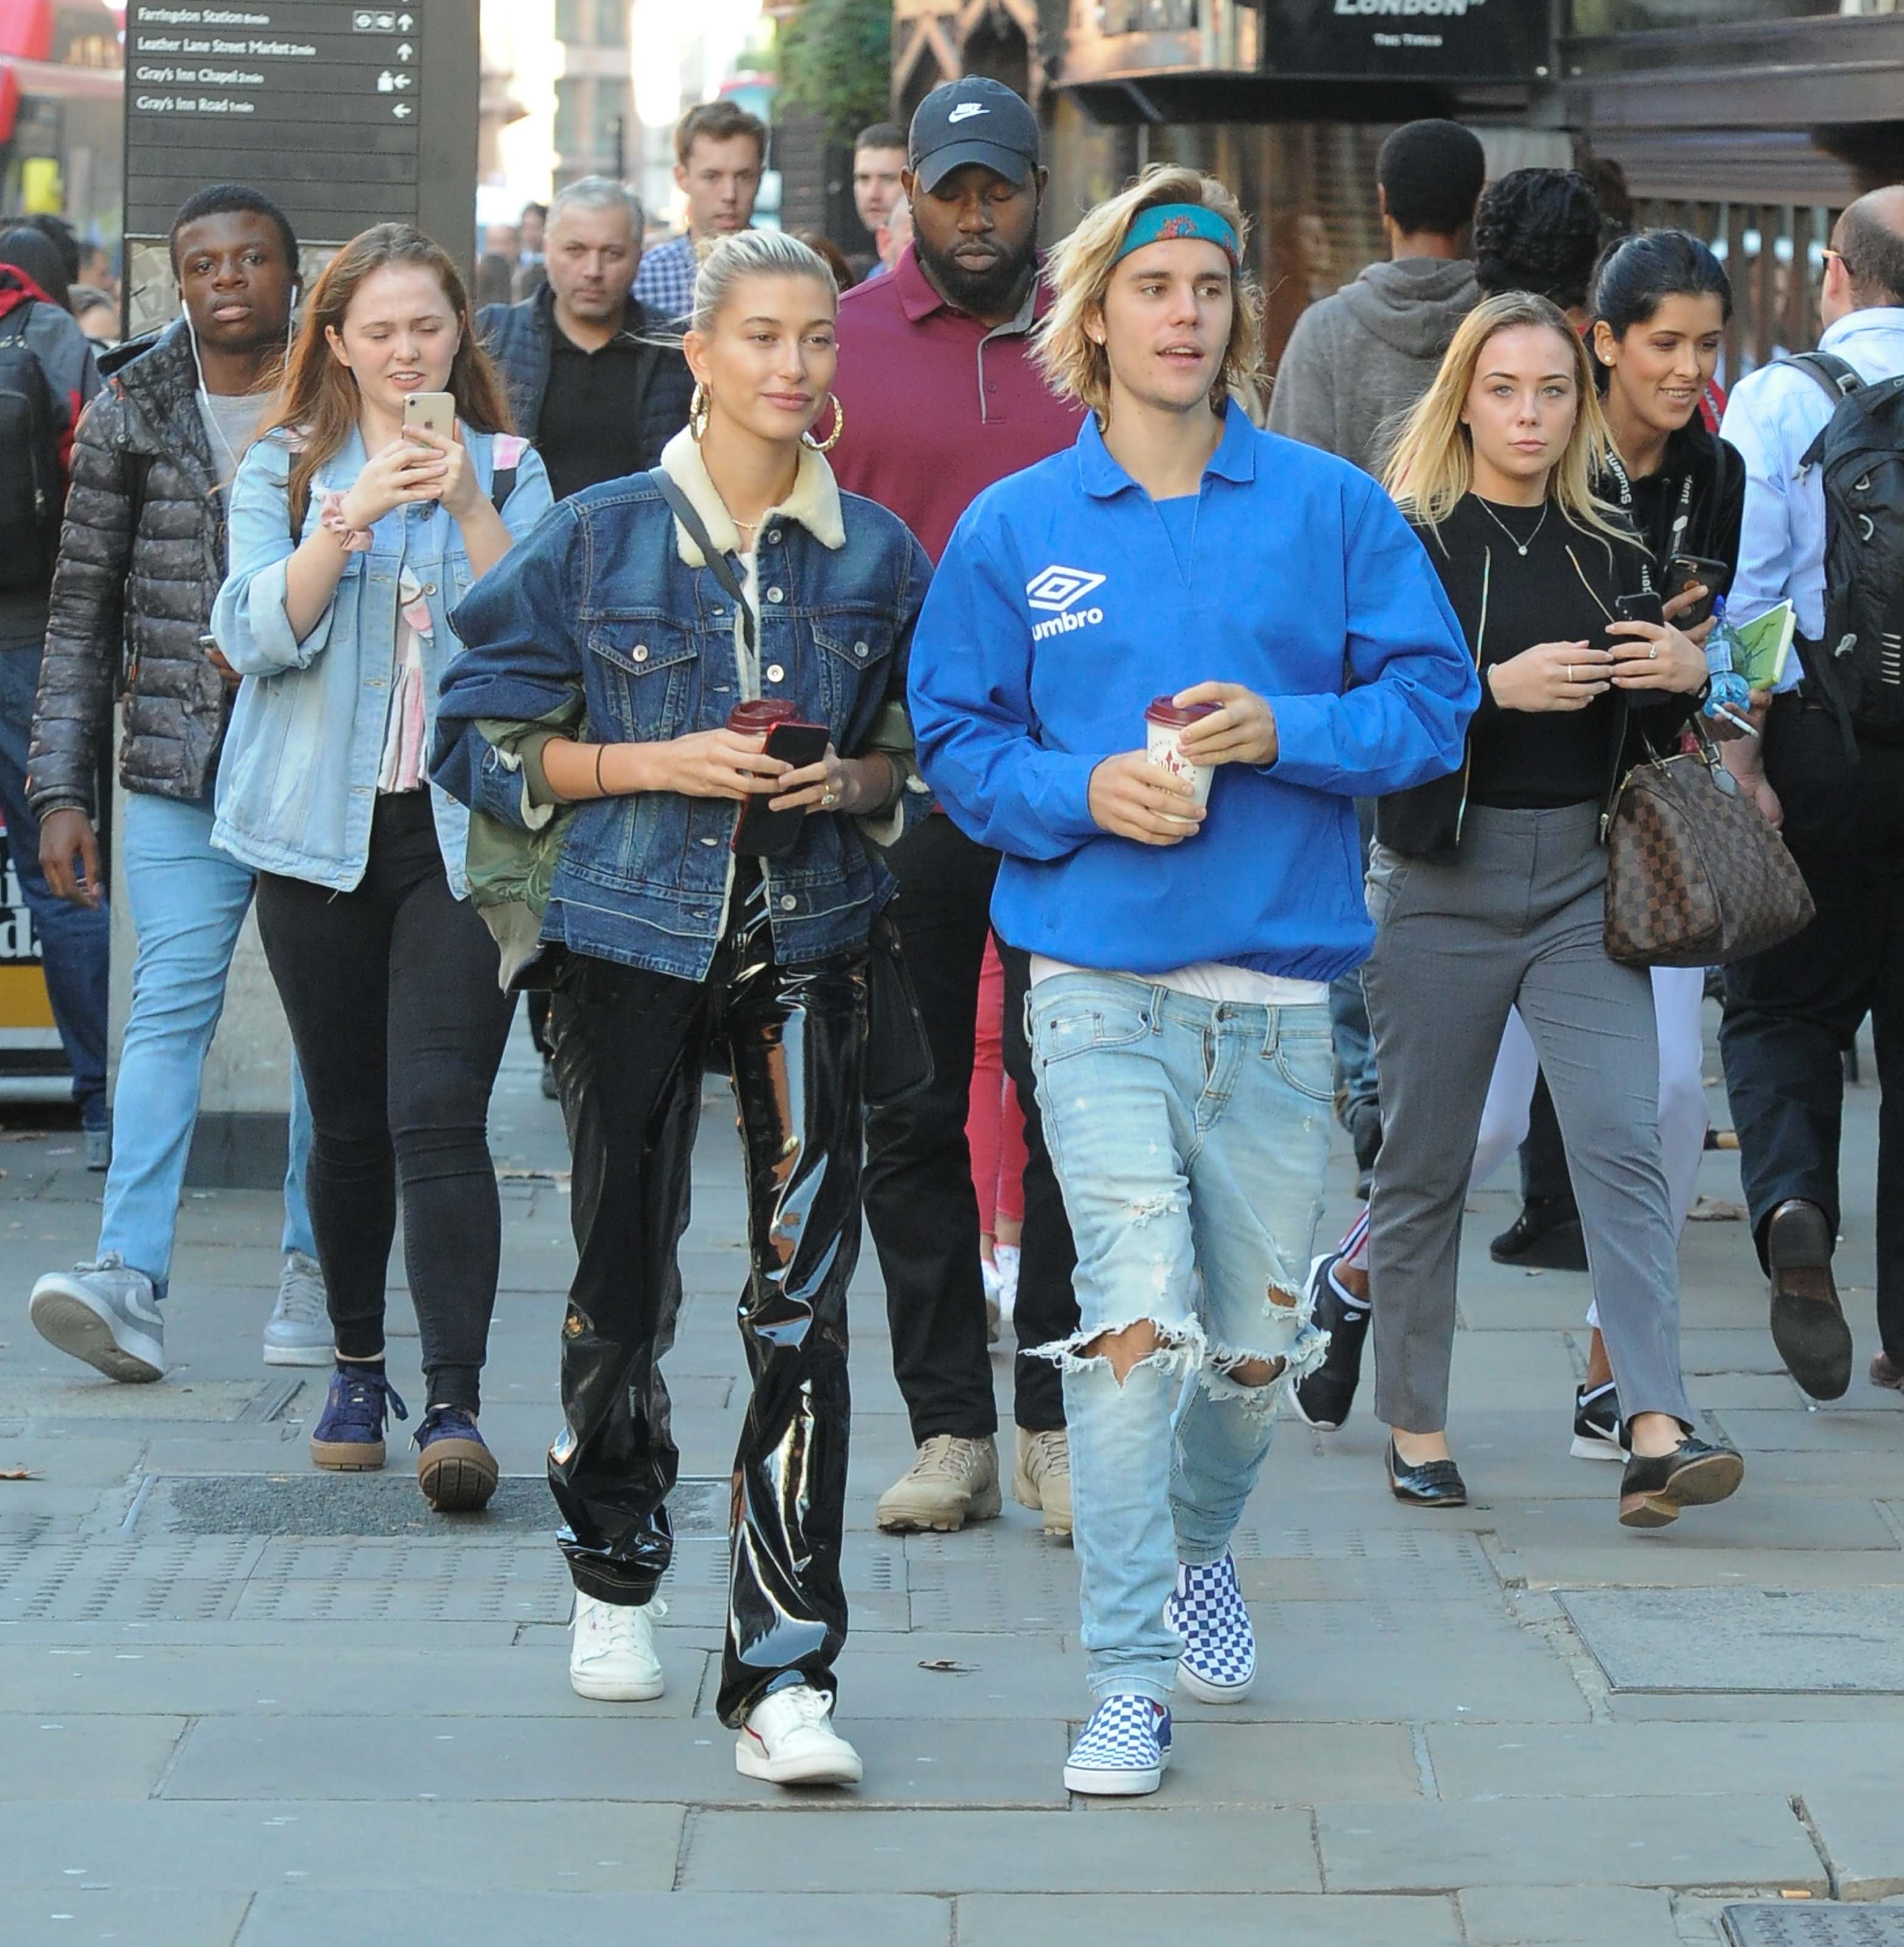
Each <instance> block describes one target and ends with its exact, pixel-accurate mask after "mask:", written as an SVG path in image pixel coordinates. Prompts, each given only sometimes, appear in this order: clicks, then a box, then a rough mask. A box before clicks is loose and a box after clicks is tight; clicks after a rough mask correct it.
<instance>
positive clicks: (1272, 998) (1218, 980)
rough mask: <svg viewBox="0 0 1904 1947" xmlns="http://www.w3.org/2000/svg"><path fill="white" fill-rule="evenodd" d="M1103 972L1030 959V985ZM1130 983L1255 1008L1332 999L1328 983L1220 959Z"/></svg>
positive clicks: (1036, 957) (1305, 1005)
mask: <svg viewBox="0 0 1904 1947" xmlns="http://www.w3.org/2000/svg"><path fill="white" fill-rule="evenodd" d="M1100 971H1101V969H1100V968H1097V967H1073V965H1071V964H1070V962H1069V961H1064V960H1050V959H1047V958H1045V955H1043V954H1042V953H1034V954H1033V955H1032V957H1031V983H1032V986H1034V987H1036V986H1037V985H1038V983H1039V981H1041V980H1052V979H1054V978H1055V977H1057V975H1058V974H1060V973H1097V972H1100ZM1122 978H1123V979H1125V980H1145V981H1148V982H1149V983H1150V984H1151V985H1152V986H1158V987H1168V988H1169V989H1170V990H1171V991H1172V992H1173V993H1177V994H1193V995H1196V997H1197V999H1199V1000H1200V1001H1242V1002H1243V1003H1245V1004H1246V1005H1249V1006H1250V1007H1256V1008H1314V1007H1320V1006H1322V1005H1324V1004H1326V1003H1327V1001H1328V998H1329V983H1328V982H1327V981H1326V980H1285V979H1284V978H1283V977H1282V976H1281V975H1280V974H1277V973H1255V972H1254V971H1253V970H1252V969H1250V968H1249V967H1231V966H1228V965H1226V964H1224V962H1223V961H1221V960H1199V961H1194V962H1193V964H1191V965H1190V966H1188V967H1172V968H1171V970H1169V973H1127V974H1124V975H1122Z"/></svg>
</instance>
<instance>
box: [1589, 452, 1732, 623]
mask: <svg viewBox="0 0 1904 1947" xmlns="http://www.w3.org/2000/svg"><path fill="white" fill-rule="evenodd" d="M1689 484H1690V487H1691V489H1692V491H1691V492H1690V493H1688V492H1687V491H1686V489H1687V487H1688V485H1689ZM1599 494H1600V496H1601V497H1602V499H1603V500H1610V501H1611V502H1612V503H1613V504H1614V505H1615V506H1622V505H1624V503H1625V500H1626V498H1627V495H1630V497H1631V500H1632V506H1631V507H1630V509H1629V511H1630V514H1631V516H1632V518H1633V525H1634V526H1635V527H1636V528H1637V529H1638V530H1639V537H1640V539H1641V540H1643V541H1644V542H1645V543H1646V546H1647V549H1648V552H1649V553H1650V554H1651V555H1652V561H1653V586H1654V587H1655V588H1660V587H1664V585H1665V583H1664V577H1665V572H1666V564H1667V562H1668V560H1670V559H1671V557H1672V556H1674V555H1676V554H1695V555H1698V556H1701V558H1702V559H1705V560H1707V561H1723V562H1728V563H1729V564H1731V565H1732V566H1734V567H1736V566H1737V565H1738V531H1739V524H1740V522H1741V521H1743V519H1744V518H1745V460H1743V459H1742V458H1741V457H1740V455H1739V453H1738V449H1737V448H1736V447H1732V446H1729V445H1728V444H1726V441H1723V439H1721V438H1719V436H1718V435H1717V434H1716V433H1710V432H1707V430H1706V429H1705V426H1704V423H1703V422H1702V421H1701V419H1699V418H1698V415H1697V414H1695V415H1694V416H1693V417H1692V419H1690V420H1689V421H1688V422H1687V423H1686V425H1684V426H1682V427H1681V428H1680V429H1679V431H1678V432H1676V433H1674V434H1673V435H1671V436H1670V438H1668V439H1667V442H1666V455H1665V457H1664V459H1663V460H1661V462H1660V464H1659V469H1658V472H1654V473H1649V474H1647V475H1644V476H1642V478H1639V479H1637V480H1635V481H1631V482H1630V483H1629V485H1628V488H1627V495H1623V494H1622V493H1621V489H1620V482H1619V480H1618V478H1617V476H1616V477H1615V478H1612V479H1610V480H1603V481H1601V482H1600V483H1599ZM1682 508H1683V509H1684V514H1685V519H1684V524H1683V525H1681V521H1680V513H1681V509H1682Z"/></svg>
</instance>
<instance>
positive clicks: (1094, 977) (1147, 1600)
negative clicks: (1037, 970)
mask: <svg viewBox="0 0 1904 1947" xmlns="http://www.w3.org/2000/svg"><path fill="white" fill-rule="evenodd" d="M1031 1036H1032V1064H1033V1066H1034V1067H1035V1068H1036V1071H1037V1075H1038V1100H1039V1107H1040V1109H1041V1110H1042V1113H1043V1115H1044V1118H1045V1140H1046V1141H1047V1142H1048V1144H1049V1145H1050V1147H1051V1160H1052V1162H1053V1164H1054V1165H1055V1167H1056V1169H1057V1178H1058V1181H1059V1184H1060V1185H1061V1186H1062V1187H1063V1192H1064V1207H1065V1209H1066V1210H1067V1212H1068V1213H1069V1215H1070V1219H1071V1228H1072V1231H1073V1234H1074V1236H1075V1237H1076V1242H1077V1247H1078V1268H1077V1273H1076V1287H1077V1296H1078V1312H1079V1319H1080V1321H1081V1325H1080V1329H1079V1332H1078V1333H1077V1334H1076V1336H1075V1337H1073V1338H1072V1339H1068V1340H1066V1341H1064V1342H1061V1343H1059V1344H1057V1345H1047V1346H1042V1347H1039V1348H1038V1350H1039V1351H1040V1352H1041V1353H1042V1354H1044V1355H1045V1356H1046V1357H1051V1358H1054V1359H1056V1360H1058V1362H1059V1364H1060V1366H1061V1367H1062V1369H1063V1373H1064V1412H1065V1419H1066V1422H1067V1425H1069V1427H1070V1435H1071V1484H1072V1500H1073V1512H1074V1514H1075V1517H1076V1543H1077V1550H1078V1555H1079V1565H1080V1570H1081V1577H1082V1607H1083V1629H1082V1638H1083V1642H1084V1646H1085V1652H1086V1654H1087V1657H1088V1667H1089V1673H1090V1679H1091V1688H1092V1689H1094V1690H1095V1691H1096V1692H1098V1693H1099V1694H1100V1695H1107V1694H1109V1693H1110V1692H1135V1693H1137V1694H1138V1695H1141V1696H1145V1697H1150V1698H1154V1699H1155V1700H1156V1701H1158V1702H1159V1703H1164V1702H1167V1701H1169V1696H1170V1693H1171V1690H1172V1687H1173V1685H1174V1684H1175V1681H1176V1668H1177V1660H1178V1654H1179V1653H1180V1651H1181V1643H1180V1642H1179V1640H1178V1637H1177V1636H1176V1635H1175V1632H1174V1631H1172V1630H1171V1629H1170V1628H1169V1627H1168V1626H1167V1625H1166V1623H1165V1620H1164V1605H1165V1603H1166V1601H1167V1599H1169V1596H1170V1593H1171V1591H1172V1589H1173V1588H1174V1587H1175V1583H1176V1578H1177V1565H1178V1562H1180V1561H1181V1562H1193V1563H1207V1562H1215V1561H1218V1560H1220V1559H1221V1557H1222V1555H1223V1553H1224V1550H1225V1549H1227V1548H1228V1546H1229V1542H1230V1537H1231V1534H1232V1533H1233V1532H1234V1529H1235V1528H1236V1524H1237V1521H1238V1520H1239V1519H1240V1517H1241V1515H1242V1513H1243V1504H1244V1503H1245V1502H1246V1501H1247V1500H1249V1494H1250V1490H1251V1489H1252V1487H1254V1486H1255V1481H1256V1475H1257V1472H1258V1469H1260V1468H1261V1466H1262V1463H1263V1458H1264V1456H1265V1454H1266V1453H1268V1451H1269V1441H1270V1430H1271V1419H1272V1417H1273V1416H1274V1410H1275V1407H1276V1402H1277V1397H1278V1395H1279V1394H1280V1391H1281V1389H1282V1385H1283V1383H1284V1382H1286V1380H1287V1379H1290V1378H1293V1377H1299V1376H1301V1375H1302V1373H1306V1372H1308V1371H1311V1370H1313V1369H1314V1367H1316V1366H1317V1364H1320V1361H1321V1359H1322V1356H1323V1354H1324V1351H1326V1350H1327V1346H1328V1342H1329V1341H1328V1336H1327V1333H1323V1332H1320V1331H1318V1330H1317V1329H1316V1327H1315V1326H1314V1325H1313V1324H1312V1323H1311V1321H1310V1314H1309V1311H1308V1307H1307V1306H1306V1305H1305V1303H1304V1302H1303V1299H1302V1286H1303V1283H1304V1274H1305V1271H1306V1269H1307V1267H1308V1261H1309V1251H1310V1246H1311V1243H1313V1241H1314V1236H1315V1227H1316V1224H1317V1219H1318V1218H1320V1215H1321V1214H1322V1193H1323V1172H1324V1167H1325V1165H1327V1161H1328V1157H1329V1111H1330V1099H1331V1096H1332V1094H1333V1089H1332V1085H1331V1073H1330V1037H1329V1018H1328V1013H1327V1009H1326V1008H1322V1007H1320V1006H1314V1007H1296V1008H1267V1007H1255V1006H1250V1005H1246V1004H1240V1003H1238V1002H1236V1001H1220V1002H1219V1001H1206V1000H1200V999H1198V998H1195V997H1194V996H1193V995H1187V994H1181V993H1175V992H1172V991H1171V990H1169V989H1167V988H1163V987H1159V986H1155V985H1153V983H1150V982H1148V981H1146V980H1139V979H1137V978H1135V977H1132V976H1128V975H1125V974H1117V973H1065V974H1060V975H1058V976H1057V977H1054V978H1052V979H1050V980H1041V981H1040V982H1039V983H1038V985H1037V986H1036V987H1034V988H1033V989H1032V995H1031ZM1144 1320H1148V1321H1149V1322H1150V1323H1152V1324H1153V1325H1154V1326H1156V1328H1157V1329H1158V1331H1159V1334H1160V1335H1161V1337H1162V1341H1163V1342H1162V1344H1161V1345H1160V1346H1159V1349H1158V1350H1157V1351H1156V1352H1155V1353H1153V1354H1152V1355H1151V1356H1150V1357H1148V1358H1146V1359H1144V1360H1141V1361H1140V1362H1139V1363H1138V1364H1137V1365H1135V1367H1132V1369H1131V1370H1130V1372H1129V1373H1128V1374H1127V1375H1126V1376H1125V1379H1124V1380H1123V1381H1122V1383H1121V1384H1120V1383H1119V1381H1118V1379H1117V1378H1116V1375H1115V1374H1114V1373H1113V1370H1112V1369H1111V1366H1110V1361H1109V1360H1108V1359H1107V1358H1105V1357H1103V1356H1102V1355H1101V1354H1096V1353H1093V1352H1090V1351H1087V1350H1086V1349H1085V1348H1088V1346H1089V1345H1091V1342H1092V1341H1093V1340H1094V1339H1097V1338H1098V1336H1100V1335H1101V1334H1103V1333H1115V1332H1118V1331H1121V1330H1122V1329H1123V1328H1125V1326H1130V1325H1133V1324H1136V1323H1140V1322H1141V1321H1144ZM1274 1360H1281V1361H1283V1371H1282V1373H1280V1375H1279V1376H1277V1379H1274V1380H1273V1381H1272V1382H1271V1383H1270V1384H1268V1385H1250V1384H1247V1383H1246V1382H1243V1381H1241V1380H1240V1379H1237V1377H1235V1376H1234V1374H1235V1371H1236V1369H1237V1367H1240V1366H1244V1365H1246V1364H1249V1363H1251V1362H1261V1361H1274ZM1186 1382H1188V1383H1186Z"/></svg>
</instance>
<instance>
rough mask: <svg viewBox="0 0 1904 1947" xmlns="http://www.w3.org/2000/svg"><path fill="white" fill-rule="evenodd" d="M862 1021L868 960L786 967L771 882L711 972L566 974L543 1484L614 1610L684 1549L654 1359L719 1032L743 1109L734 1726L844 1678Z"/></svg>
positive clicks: (568, 1538)
mask: <svg viewBox="0 0 1904 1947" xmlns="http://www.w3.org/2000/svg"><path fill="white" fill-rule="evenodd" d="M865 1022H866V973H865V954H864V953H863V952H855V953H852V954H848V955H841V956H838V957H836V958H833V959H830V960H827V961H822V962H819V963H818V964H814V965H811V966H803V967H782V966H780V965H779V964H777V963H776V961H775V960H774V958H773V950H772V940H771V938H770V936H769V933H768V930H767V927H766V917H765V909H764V905H763V902H762V900H761V899H760V897H759V896H758V889H756V896H754V897H752V898H751V899H748V900H746V901H745V902H744V907H743V910H742V916H741V918H740V919H739V920H738V922H737V924H735V927H734V928H733V929H732V930H731V931H730V932H729V935H728V936H727V938H726V939H725V940H724V941H723V943H722V945H721V946H720V949H719V951H718V952H717V955H716V956H715V959H714V967H713V968H712V970H711V972H710V973H709V975H708V977H707V980H705V981H704V982H698V983H697V982H695V981H690V980H673V979H670V977H667V975H665V974H661V973H649V972H648V971H646V970H643V969H641V968H639V967H624V966H619V965H617V964H615V963H613V962H611V961H605V960H596V959H592V958H585V957H584V956H582V955H575V956H573V957H571V958H569V959H568V960H567V961H565V964H563V965H562V968H561V970H559V973H557V975H556V987H555V993H554V998H553V1005H552V1006H551V1008H550V1029H551V1030H552V1032H553V1036H554V1040H555V1060H556V1076H557V1079H558V1080H559V1082H560V1084H561V1088H562V1110H563V1114H564V1116H565V1119H566V1120H567V1122H568V1139H569V1143H570V1145H571V1148H572V1150H573V1151H574V1177H573V1180H572V1203H573V1212H572V1215H573V1218H574V1226H575V1243H576V1247H577V1252H578V1253H579V1255H580V1262H579V1264H577V1268H576V1272H575V1282H574V1285H573V1286H571V1288H570V1290H569V1295H568V1315H567V1317H566V1318H565V1320H564V1321H563V1324H562V1410H563V1413H564V1415H565V1418H566V1420H567V1429H566V1431H565V1432H564V1433H563V1434H562V1438H560V1439H559V1440H558V1441H556V1444H555V1446H554V1447H553V1448H551V1449H550V1455H549V1484H550V1487H551V1488H552V1489H553V1491H554V1494H555V1497H556V1504H557V1506H559V1508H560V1509H561V1510H562V1518H563V1520H564V1521H565V1523H566V1524H567V1526H566V1528H565V1531H564V1532H563V1534H562V1552H563V1554H564V1555H566V1556H567V1558H568V1565H569V1571H570V1573H571V1574H572V1575H573V1577H574V1581H575V1586H576V1587H577V1589H580V1590H581V1591H582V1592H583V1593H584V1594H585V1595H589V1596H595V1597H596V1598H598V1599H599V1600H601V1601H603V1602H618V1603H622V1604H626V1605H640V1604H642V1603H645V1602H648V1601H649V1599H651V1598H652V1596H653V1595H654V1593H655V1584H656V1583H658V1582H659V1580H661V1575H662V1574H663V1572H664V1571H665V1570H666V1568H667V1565H668V1563H669V1562H670V1559H672V1556H673V1547H674V1540H673V1529H672V1528H671V1527H670V1524H669V1521H668V1516H667V1495H668V1491H669V1490H670V1488H671V1487H673V1484H674V1480H675V1475H676V1470H677V1468H678V1465H679V1456H678V1454H677V1453H676V1448H675V1445H674V1441H673V1435H672V1434H671V1433H670V1430H669V1424H668V1419H669V1407H668V1396H667V1384H666V1382H664V1379H662V1376H661V1367H660V1361H661V1355H662V1354H664V1352H666V1351H667V1349H668V1348H669V1347H670V1345H672V1344H673V1342H674V1329H675V1323H676V1317H677V1315H678V1314H679V1312H680V1303H681V1274H680V1266H679V1264H678V1262H677V1261H676V1251H677V1248H678V1246H679V1245H680V1240H681V1234H682V1233H683V1230H685V1229H686V1227H687V1221H688V1179H689V1165H690V1164H691V1162H692V1158H693V1154H694V1141H695V1129H696V1128H697V1126H698V1122H699V1120H700V1113H701V1073H702V1069H703V1067H704V1063H705V1060H706V1057H707V1053H708V1051H709V1049H710V1047H711V1045H714V1046H718V1045H720V1044H722V1043H724V1044H725V1046H726V1053H727V1057H728V1060H729V1066H730V1072H731V1073H732V1078H733V1085H734V1093H735V1097H736V1098H737V1100H738V1103H739V1105H740V1117H741V1140H742V1141H743V1143H744V1144H745V1149H746V1153H747V1178H748V1239H749V1246H750V1251H751V1264H750V1267H749V1271H748V1282H747V1286H746V1289H745V1290H744V1291H743V1292H741V1300H740V1307H739V1322H740V1328H741V1342H742V1344H743V1345H745V1348H746V1351H747V1362H748V1371H749V1372H750V1373H751V1375H752V1376H753V1382H754V1394H753V1398H752V1399H751V1401H750V1402H749V1404H748V1413H747V1420H746V1423H745V1426H744V1427H743V1428H742V1429H741V1438H740V1445H739V1447H738V1450H737V1451H736V1453H735V1456H734V1475H733V1508H734V1515H733V1521H734V1527H733V1531H732V1538H731V1540H732V1547H731V1553H730V1557H729V1577H728V1602H727V1632H726V1644H725V1646H724V1648H723V1651H722V1656H721V1673H720V1695H719V1698H718V1699H717V1707H718V1709H719V1710H720V1716H721V1718H722V1720H723V1722H724V1723H727V1724H729V1725H738V1724H739V1723H741V1721H742V1720H743V1719H745V1716H746V1715H747V1713H748V1711H749V1710H751V1709H752V1708H753V1707H754V1704H756V1703H757V1701H759V1699H760V1697H761V1695H763V1693H764V1692H766V1691H767V1690H768V1689H770V1688H771V1687H772V1685H774V1683H775V1682H776V1679H782V1678H785V1677H786V1676H788V1675H789V1674H790V1673H794V1672H797V1673H798V1676H799V1679H800V1680H801V1681H803V1682H809V1683H811V1684H813V1685H815V1686H816V1688H817V1689H822V1690H825V1691H828V1692H831V1690H832V1689H833V1688H834V1677H833V1665H834V1661H835V1659H836V1658H837V1657H838V1655H839V1653H840V1649H841V1645H843V1644H844V1642H845V1641H846V1634H847V1600H846V1593H845V1591H844V1588H843V1587H842V1586H841V1580H840V1543H841V1528H842V1526H843V1524H844V1511H845V1503H846V1484H847V1434H848V1429H849V1424H850V1418H851V1401H850V1395H849V1394H848V1391H847V1285H848V1284H849V1283H850V1282H851V1281H852V1278H853V1269H854V1267H855V1265H856V1264H857V1262H858V1261H859V1168H860V1154H861V1148H862V1122H863V1114H864V1112H863V1109H862V1096H861V1069H862V1062H863V1058H864V1053H865Z"/></svg>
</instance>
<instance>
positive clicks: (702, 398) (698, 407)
mask: <svg viewBox="0 0 1904 1947" xmlns="http://www.w3.org/2000/svg"><path fill="white" fill-rule="evenodd" d="M713 410H714V395H713V394H712V393H711V392H709V391H708V389H707V387H706V386H705V385H702V384H701V382H700V381H699V380H698V379H696V380H695V387H694V397H693V398H691V399H690V400H689V401H688V437H689V438H690V439H692V441H694V443H695V445H697V446H698V445H699V444H701V435H703V434H704V433H705V432H707V416H708V414H709V413H711V412H712V411H713Z"/></svg>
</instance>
